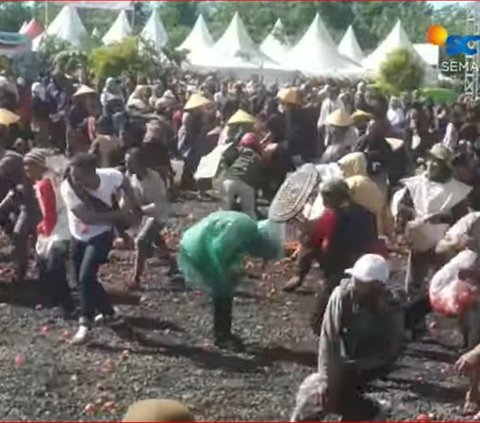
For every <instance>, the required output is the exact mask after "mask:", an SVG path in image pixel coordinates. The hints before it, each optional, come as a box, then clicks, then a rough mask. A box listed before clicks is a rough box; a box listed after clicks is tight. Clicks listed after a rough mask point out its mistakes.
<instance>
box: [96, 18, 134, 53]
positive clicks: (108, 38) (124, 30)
mask: <svg viewBox="0 0 480 423" xmlns="http://www.w3.org/2000/svg"><path fill="white" fill-rule="evenodd" d="M132 34H133V31H132V27H131V26H130V22H128V18H127V12H126V11H125V10H122V11H120V13H119V14H118V16H117V19H115V22H114V23H113V25H112V26H111V27H110V29H109V30H108V31H107V33H106V34H105V35H104V36H103V38H102V42H103V44H105V45H109V44H114V43H119V42H120V41H122V40H124V39H125V38H128V37H131V36H132Z"/></svg>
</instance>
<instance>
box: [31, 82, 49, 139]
mask: <svg viewBox="0 0 480 423" xmlns="http://www.w3.org/2000/svg"><path fill="white" fill-rule="evenodd" d="M50 110H51V107H50V102H49V101H48V99H47V88H46V87H45V85H43V84H42V83H41V82H34V83H33V84H32V131H33V132H34V134H35V139H34V142H35V145H37V146H41V147H47V146H49V144H50Z"/></svg>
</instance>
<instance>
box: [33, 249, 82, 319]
mask: <svg viewBox="0 0 480 423" xmlns="http://www.w3.org/2000/svg"><path fill="white" fill-rule="evenodd" d="M69 248H70V242H69V241H57V242H55V243H53V245H52V246H51V248H50V251H49V252H48V255H47V256H46V257H39V259H38V267H39V271H40V283H41V284H42V287H44V289H45V291H44V292H45V296H46V300H47V302H48V303H49V305H52V306H61V307H62V308H63V309H64V310H65V311H69V312H71V311H73V310H74V308H75V305H74V302H73V298H72V295H71V292H70V287H69V286H68V281H67V266H66V263H67V260H68V253H69Z"/></svg>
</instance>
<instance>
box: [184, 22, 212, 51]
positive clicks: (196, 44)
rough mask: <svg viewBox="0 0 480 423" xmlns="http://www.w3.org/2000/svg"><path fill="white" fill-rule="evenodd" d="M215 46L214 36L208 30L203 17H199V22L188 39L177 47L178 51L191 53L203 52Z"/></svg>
mask: <svg viewBox="0 0 480 423" xmlns="http://www.w3.org/2000/svg"><path fill="white" fill-rule="evenodd" d="M213 44H214V41H213V37H212V34H211V33H210V31H209V30H208V27H207V24H206V23H205V19H203V15H202V14H200V15H198V18H197V21H196V22H195V25H194V26H193V28H192V31H191V32H190V34H188V36H187V38H185V40H184V41H183V43H182V44H180V45H179V46H178V47H177V50H188V51H189V52H198V51H203V50H205V49H208V48H210V47H212V46H213Z"/></svg>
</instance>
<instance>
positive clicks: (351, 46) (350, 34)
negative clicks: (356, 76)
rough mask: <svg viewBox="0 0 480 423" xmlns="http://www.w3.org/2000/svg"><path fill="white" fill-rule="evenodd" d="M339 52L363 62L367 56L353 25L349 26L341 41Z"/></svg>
mask: <svg viewBox="0 0 480 423" xmlns="http://www.w3.org/2000/svg"><path fill="white" fill-rule="evenodd" d="M338 52H339V53H340V54H343V55H344V56H347V57H349V58H350V59H352V60H355V61H356V62H358V63H361V62H362V60H363V59H364V58H365V55H364V54H363V51H362V49H361V48H360V45H359V44H358V41H357V37H356V36H355V31H354V30H353V27H352V25H350V26H349V27H348V29H347V32H345V35H344V36H343V38H342V40H341V41H340V44H339V45H338Z"/></svg>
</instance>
